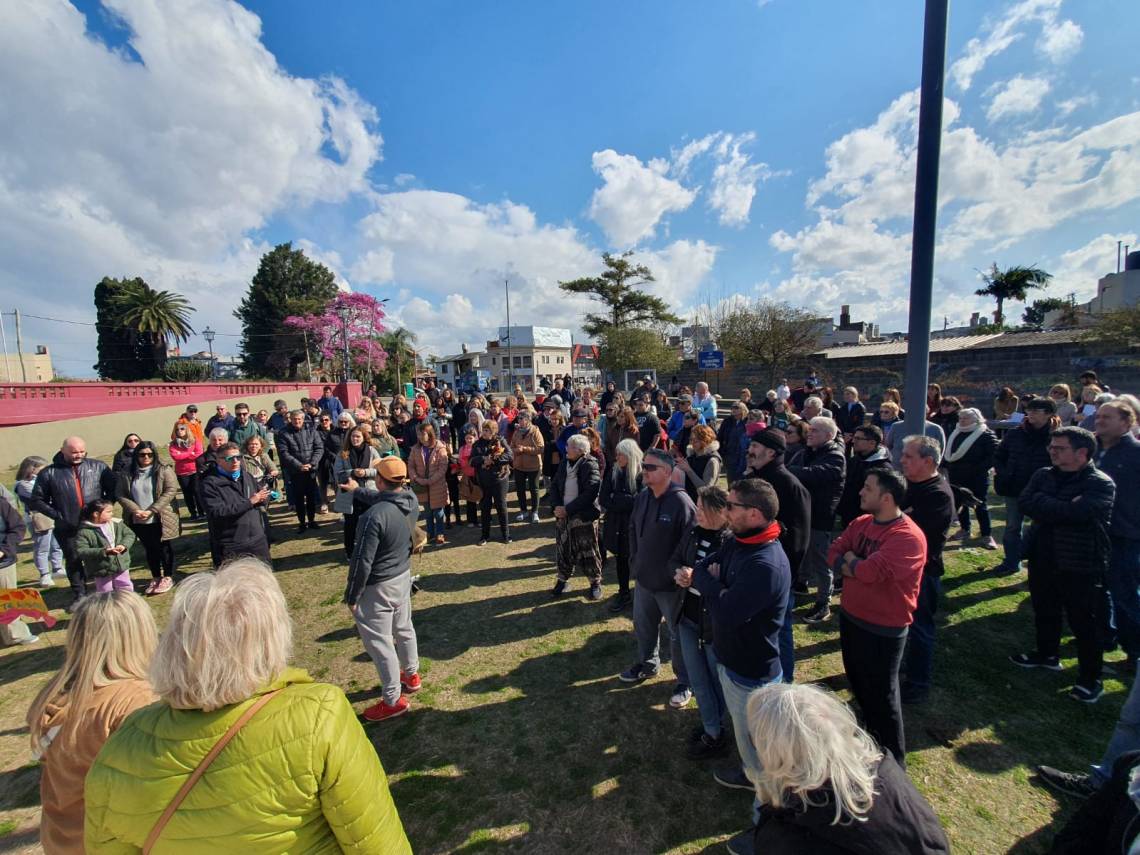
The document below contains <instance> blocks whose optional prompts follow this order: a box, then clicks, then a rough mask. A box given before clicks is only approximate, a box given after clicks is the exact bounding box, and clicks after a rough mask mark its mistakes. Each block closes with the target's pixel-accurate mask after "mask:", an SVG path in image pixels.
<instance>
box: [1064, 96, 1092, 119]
mask: <svg viewBox="0 0 1140 855" xmlns="http://www.w3.org/2000/svg"><path fill="white" fill-rule="evenodd" d="M1096 103H1097V96H1096V93H1095V92H1090V93H1089V94H1087V95H1074V96H1073V97H1072V98H1066V99H1065V100H1063V101H1058V102H1057V113H1058V114H1059V115H1060V116H1061V118H1066V117H1067V116H1069V115H1070V114H1071V113H1075V112H1076V111H1077V110H1079V109H1081V108H1082V107H1092V106H1095V104H1096Z"/></svg>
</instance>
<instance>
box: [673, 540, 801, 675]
mask: <svg viewBox="0 0 1140 855" xmlns="http://www.w3.org/2000/svg"><path fill="white" fill-rule="evenodd" d="M714 563H715V564H720V574H719V576H718V578H716V579H714V578H713V577H712V576H711V575H710V574H709V572H708V566H709V564H714ZM693 587H694V588H696V589H697V590H698V591H700V592H701V596H702V597H704V604H705V608H707V609H708V610H709V614H710V615H712V625H713V651H714V652H715V653H716V658H717V660H718V661H720V663H721V664H722V665H724V667H725V668H727V669H728V670H729V671H732V672H733V673H734V674H737V675H739V676H740V677H743V678H744V679H746V680H749V681H760V680H764V681H771V680H775V679H776V677H778V676H779V674H780V642H779V635H780V628H781V627H782V626H783V625H784V621H785V620H786V619H787V612H788V608H789V600H788V593H789V591H790V590H791V587H792V571H791V567H789V565H788V556H787V555H785V554H784V547H782V546H780V541H779V540H773V541H770V542H768V543H764V544H750V543H744V542H742V541H741V540H740V539H739V538H735V537H734V538H732V539H731V540H729V541H728V542H727V543H725V545H724V546H722V547H721V549H720V551H718V552H715V553H713V554H712V555H710V556H709V557H708V558H706V559H704V560H703V561H701V562H699V563H698V564H697V566H696V567H694V568H693Z"/></svg>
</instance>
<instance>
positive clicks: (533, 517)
mask: <svg viewBox="0 0 1140 855" xmlns="http://www.w3.org/2000/svg"><path fill="white" fill-rule="evenodd" d="M530 521H531V522H532V523H536V522H538V521H539V519H538V511H535V512H534V513H533V514H531V515H530Z"/></svg>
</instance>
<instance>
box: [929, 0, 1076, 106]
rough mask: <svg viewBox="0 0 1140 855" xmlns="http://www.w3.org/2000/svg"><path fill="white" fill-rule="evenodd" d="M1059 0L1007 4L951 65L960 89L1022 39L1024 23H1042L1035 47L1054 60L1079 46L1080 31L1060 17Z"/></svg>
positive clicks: (968, 84) (1037, 0)
mask: <svg viewBox="0 0 1140 855" xmlns="http://www.w3.org/2000/svg"><path fill="white" fill-rule="evenodd" d="M1061 3H1062V0H1021V2H1019V3H1015V4H1013V5H1012V6H1010V7H1009V8H1008V9H1007V10H1006V12H1005V14H1003V15H1001V16H1000V17H998V18H996V19H991V20H990V21H989V22H988V23H987V25H986V27H985V33H984V34H983V35H981V36H977V37H975V38H972V39H970V41H969V42H967V43H966V47H965V50H964V51H963V52H962V55H961V56H960V57H959V58H958V59H957V60H955V61H954V62H953V63H951V65H950V70H949V72H948V76H949V78H950V80H951V81H952V82H953V83H954V84H955V85H956V86H957V87H958V88H959V89H961V90H962V91H963V92H964V91H966V90H967V89H969V88H970V86H971V85H972V84H973V81H974V78H975V77H976V76H977V75H978V74H980V73H981V71H982V70H983V69H984V68H985V66H986V63H987V62H989V61H990V60H991V59H993V58H994V57H995V56H997V55H998V54H1000V53H1002V52H1003V51H1005V50H1006V49H1007V48H1008V47H1010V45H1012V44H1013V43H1014V42H1016V41H1018V40H1019V39H1021V38H1022V37H1023V36H1024V35H1025V33H1024V29H1025V26H1026V25H1027V24H1029V23H1032V22H1037V23H1040V24H1041V39H1040V40H1039V42H1038V47H1039V49H1040V50H1041V52H1042V53H1044V54H1045V55H1046V56H1047V57H1048V58H1049V59H1051V60H1052V61H1053V62H1062V61H1064V60H1066V59H1068V58H1069V57H1071V56H1072V55H1073V53H1075V51H1076V50H1077V49H1078V48H1079V47H1080V43H1081V39H1082V38H1083V35H1084V34H1083V32H1082V31H1081V28H1080V27H1079V26H1078V25H1077V24H1075V23H1073V22H1072V21H1068V20H1059V19H1058V16H1057V12H1058V10H1059V9H1060V8H1061Z"/></svg>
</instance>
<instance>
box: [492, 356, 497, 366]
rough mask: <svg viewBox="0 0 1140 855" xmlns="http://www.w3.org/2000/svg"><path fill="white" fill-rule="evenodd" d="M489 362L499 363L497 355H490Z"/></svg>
mask: <svg viewBox="0 0 1140 855" xmlns="http://www.w3.org/2000/svg"><path fill="white" fill-rule="evenodd" d="M491 364H492V365H498V364H499V357H497V356H492V357H491Z"/></svg>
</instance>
